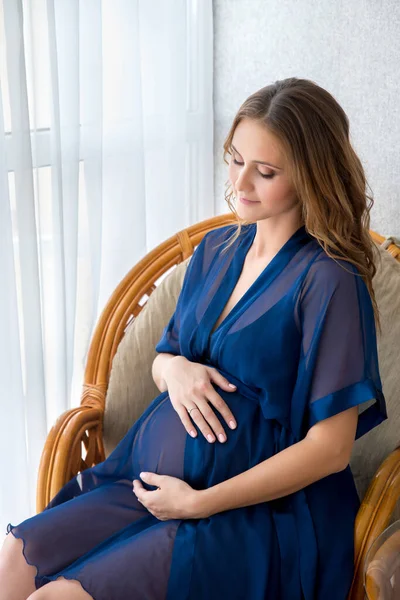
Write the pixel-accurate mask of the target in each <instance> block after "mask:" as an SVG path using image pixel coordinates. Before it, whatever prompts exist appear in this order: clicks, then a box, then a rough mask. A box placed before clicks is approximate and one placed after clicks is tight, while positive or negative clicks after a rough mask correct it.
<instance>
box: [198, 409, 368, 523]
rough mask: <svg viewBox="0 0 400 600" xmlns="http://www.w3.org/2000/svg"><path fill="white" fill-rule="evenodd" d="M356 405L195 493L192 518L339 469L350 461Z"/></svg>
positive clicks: (282, 492)
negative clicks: (258, 460)
mask: <svg viewBox="0 0 400 600" xmlns="http://www.w3.org/2000/svg"><path fill="white" fill-rule="evenodd" d="M357 419H358V407H357V406H355V407H352V408H349V409H347V410H345V411H343V412H341V413H339V414H337V415H334V416H333V417H329V418H328V419H324V420H323V421H319V422H318V423H316V424H315V425H314V426H313V427H311V428H310V429H309V431H308V433H307V436H306V437H305V438H304V439H303V440H301V441H300V442H298V443H297V444H294V445H293V446H290V447H289V448H285V450H282V451H281V452H279V453H278V454H275V455H274V456H271V458H268V459H267V460H264V461H263V462H261V463H259V464H258V465H256V466H255V467H252V468H251V469H248V470H247V471H244V472H243V473H240V475H236V476H235V477H232V478H231V479H227V480H226V481H223V482H222V483H219V484H217V485H214V486H212V487H210V488H207V489H205V490H199V491H198V493H197V494H196V497H195V498H196V499H195V506H194V508H193V512H194V513H195V514H194V518H205V517H209V516H211V515H213V514H215V513H219V512H223V511H225V510H230V509H233V508H240V507H243V506H250V505H252V504H258V503H260V502H268V501H269V500H274V499H276V498H281V497H282V496H286V495H288V494H292V493H293V492H297V491H298V490H300V489H302V488H304V487H306V486H307V485H310V484H311V483H313V482H315V481H318V480H319V479H322V478H323V477H327V476H328V475H331V474H332V473H337V472H339V471H342V470H343V469H345V468H346V467H347V465H348V464H349V461H350V456H351V451H352V447H353V443H354V439H355V435H356V428H357Z"/></svg>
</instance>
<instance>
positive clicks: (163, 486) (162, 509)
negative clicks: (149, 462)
mask: <svg viewBox="0 0 400 600" xmlns="http://www.w3.org/2000/svg"><path fill="white" fill-rule="evenodd" d="M140 477H141V479H143V481H144V482H145V483H148V484H150V485H155V486H158V488H159V489H158V490H153V491H149V490H146V489H145V488H144V487H143V485H142V483H141V481H140V480H139V479H134V481H133V493H134V494H135V495H136V497H137V499H138V500H139V502H141V504H143V506H145V507H146V508H147V510H148V511H149V512H151V513H152V514H153V515H154V516H155V517H157V519H160V521H168V519H194V518H196V509H195V504H196V498H197V496H198V494H199V492H198V490H195V489H193V488H192V487H191V486H190V485H189V484H187V483H186V482H185V481H183V480H182V479H178V478H177V477H171V476H170V475H158V474H157V473H140Z"/></svg>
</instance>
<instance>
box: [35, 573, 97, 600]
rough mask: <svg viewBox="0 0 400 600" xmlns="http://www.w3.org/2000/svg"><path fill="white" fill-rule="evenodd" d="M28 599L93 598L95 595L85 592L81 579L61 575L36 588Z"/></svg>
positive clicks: (88, 599)
mask: <svg viewBox="0 0 400 600" xmlns="http://www.w3.org/2000/svg"><path fill="white" fill-rule="evenodd" d="M27 600H93V597H92V596H91V595H90V594H88V593H87V592H85V590H84V589H83V587H82V586H81V584H80V583H79V581H75V580H72V579H71V580H68V579H64V577H59V578H58V579H56V581H51V582H50V583H46V585H44V586H42V587H41V588H39V589H38V590H36V592H34V593H33V594H31V595H30V596H29V598H28V599H27Z"/></svg>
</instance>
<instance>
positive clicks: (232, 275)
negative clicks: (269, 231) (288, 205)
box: [202, 223, 311, 347]
mask: <svg viewBox="0 0 400 600" xmlns="http://www.w3.org/2000/svg"><path fill="white" fill-rule="evenodd" d="M242 229H244V227H243V228H242ZM256 233H257V223H250V225H249V226H248V227H247V229H246V230H245V231H244V232H243V234H242V235H241V236H239V238H238V240H236V246H235V248H233V249H232V252H231V253H230V255H229V256H228V258H227V260H228V261H229V263H228V266H227V269H226V272H225V275H224V279H223V284H221V285H220V286H219V287H218V288H217V289H216V292H215V294H214V296H213V298H212V299H211V301H210V303H209V306H208V308H207V310H206V312H205V314H204V316H203V319H204V323H203V325H204V324H206V325H205V327H204V328H203V327H202V329H203V332H204V340H205V342H206V344H205V345H206V347H208V345H209V344H210V342H211V340H213V341H214V340H215V339H216V338H217V336H218V334H220V333H221V332H222V331H223V330H224V329H226V327H227V326H229V324H230V323H231V322H232V321H234V320H235V319H236V318H238V317H239V315H240V313H241V312H242V310H243V308H244V307H245V306H247V305H248V303H249V301H252V300H255V298H256V297H257V296H258V294H259V293H260V291H261V290H262V289H265V287H266V286H267V285H269V284H270V283H271V282H272V281H273V280H274V279H275V278H276V277H277V276H278V275H279V273H281V272H282V271H283V269H284V268H285V267H286V265H287V264H288V263H289V262H290V260H291V259H292V258H293V256H294V255H295V254H296V253H297V252H298V251H299V250H300V248H301V247H302V246H304V244H305V243H307V242H308V241H310V239H311V237H310V234H309V233H308V232H307V230H306V226H305V225H302V226H301V227H299V228H298V229H297V230H296V231H295V232H294V233H293V234H292V235H291V237H290V238H289V239H288V240H287V241H286V242H285V243H284V244H283V246H282V247H281V248H280V249H279V250H278V252H277V253H276V254H275V256H274V257H273V258H272V260H270V262H269V263H268V264H267V265H266V266H265V268H264V269H263V270H262V271H261V273H260V274H259V275H258V276H257V278H256V279H255V280H254V281H253V283H252V284H251V285H250V287H249V288H248V289H247V290H246V292H245V293H244V294H243V296H242V297H241V298H240V299H239V300H238V302H237V303H236V304H235V306H234V307H233V308H232V309H231V310H230V312H229V313H228V314H227V315H226V316H225V318H224V319H223V320H222V321H221V323H220V324H219V325H218V327H217V328H216V329H215V331H213V332H212V328H213V327H214V325H215V323H216V321H217V319H218V318H219V316H220V314H221V313H222V310H223V309H224V308H225V306H226V304H227V302H228V299H229V298H230V296H231V294H232V292H233V290H234V288H235V286H236V284H237V281H238V280H239V277H240V274H241V272H242V269H243V265H244V262H245V259H246V255H247V252H248V251H249V249H250V246H251V244H252V243H253V241H254V238H255V235H256ZM215 315H217V316H216V317H215V319H214V318H213V316H215Z"/></svg>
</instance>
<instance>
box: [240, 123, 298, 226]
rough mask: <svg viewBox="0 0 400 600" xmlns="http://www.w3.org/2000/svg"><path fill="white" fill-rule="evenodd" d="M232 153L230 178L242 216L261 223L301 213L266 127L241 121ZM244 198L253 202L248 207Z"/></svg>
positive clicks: (278, 149) (276, 148)
mask: <svg viewBox="0 0 400 600" xmlns="http://www.w3.org/2000/svg"><path fill="white" fill-rule="evenodd" d="M231 152H232V155H231V157H230V163H229V179H230V182H231V185H232V189H233V192H234V194H235V196H236V198H237V201H236V206H235V208H236V211H237V213H238V215H239V217H241V218H242V219H246V220H248V221H259V220H262V219H266V218H269V217H276V216H278V215H283V213H287V212H290V211H293V210H295V211H298V210H299V208H300V205H299V201H298V199H297V195H296V193H295V191H294V189H293V187H292V183H291V181H290V180H289V176H288V175H287V167H286V168H285V160H284V156H283V153H282V152H281V150H280V147H279V142H278V140H277V139H276V137H275V136H274V135H272V134H271V133H270V132H269V131H268V130H267V129H266V128H265V127H264V126H262V125H260V124H259V123H257V122H256V121H254V120H252V119H248V118H245V119H242V121H240V123H239V125H237V127H236V129H235V133H234V135H233V138H232V147H231ZM261 162H263V163H268V164H260V163H261ZM242 197H244V198H246V199H248V200H253V201H254V203H252V204H245V203H243V202H242V201H241V198H242Z"/></svg>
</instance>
